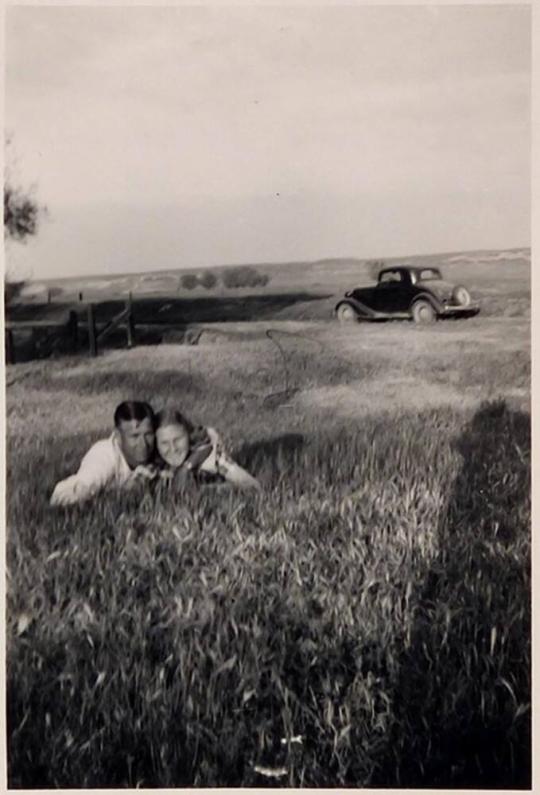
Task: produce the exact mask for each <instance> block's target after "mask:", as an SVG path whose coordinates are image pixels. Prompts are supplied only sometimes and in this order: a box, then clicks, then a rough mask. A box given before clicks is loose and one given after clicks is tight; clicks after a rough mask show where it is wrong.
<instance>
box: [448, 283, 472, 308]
mask: <svg viewBox="0 0 540 795" xmlns="http://www.w3.org/2000/svg"><path fill="white" fill-rule="evenodd" d="M452 303H453V304H455V305H456V306H469V304H470V303H471V294H470V293H469V291H468V290H467V288H466V287H463V285H462V284H458V285H457V286H456V287H454V289H453V291H452Z"/></svg>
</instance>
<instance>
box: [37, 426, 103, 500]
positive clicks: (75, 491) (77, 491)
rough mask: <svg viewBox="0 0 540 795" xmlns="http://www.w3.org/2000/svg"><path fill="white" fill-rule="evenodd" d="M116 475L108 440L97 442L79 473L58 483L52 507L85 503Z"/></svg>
mask: <svg viewBox="0 0 540 795" xmlns="http://www.w3.org/2000/svg"><path fill="white" fill-rule="evenodd" d="M114 474H115V469H114V458H113V456H112V454H111V449H110V445H109V442H108V440H105V439H104V440H102V441H100V442H96V444H94V445H93V446H92V447H91V448H90V450H89V451H88V452H87V453H86V455H85V456H84V458H83V460H82V461H81V465H80V467H79V470H78V472H77V473H76V474H75V475H71V476H70V477H69V478H66V479H65V480H61V481H60V483H57V485H56V487H55V489H54V491H53V493H52V496H51V501H50V502H51V505H74V504H75V503H78V502H83V501H84V500H86V499H88V498H89V497H92V496H93V495H94V494H96V493H97V492H98V491H100V490H101V489H102V488H103V487H104V486H106V485H107V484H108V483H110V482H111V481H112V480H113V479H114Z"/></svg>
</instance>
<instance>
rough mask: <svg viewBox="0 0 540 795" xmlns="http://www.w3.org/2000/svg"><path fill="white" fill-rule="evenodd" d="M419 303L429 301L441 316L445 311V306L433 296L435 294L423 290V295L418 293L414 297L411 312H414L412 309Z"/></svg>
mask: <svg viewBox="0 0 540 795" xmlns="http://www.w3.org/2000/svg"><path fill="white" fill-rule="evenodd" d="M417 301H429V303H430V304H431V306H432V307H433V309H434V310H435V311H436V312H437V314H439V313H440V312H442V310H443V309H444V304H442V303H441V301H440V300H439V299H438V298H437V297H436V296H435V295H433V293H430V292H428V291H427V290H422V292H421V293H418V294H417V295H415V296H414V298H413V299H412V301H411V303H410V304H409V312H412V308H413V306H414V304H416V302H417Z"/></svg>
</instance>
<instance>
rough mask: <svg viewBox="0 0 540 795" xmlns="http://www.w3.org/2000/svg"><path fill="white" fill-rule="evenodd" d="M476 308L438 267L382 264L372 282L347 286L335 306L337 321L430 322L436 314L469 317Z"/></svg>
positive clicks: (457, 285)
mask: <svg viewBox="0 0 540 795" xmlns="http://www.w3.org/2000/svg"><path fill="white" fill-rule="evenodd" d="M479 311H480V306H479V305H478V303H475V302H473V301H472V299H471V296H470V294H469V291H468V290H467V288H466V287H463V285H461V284H452V283H450V282H447V281H445V280H444V279H443V277H442V275H441V272H440V270H439V269H438V268H430V267H425V268H421V267H412V266H409V265H402V266H399V267H396V268H384V270H381V271H380V272H379V276H378V280H377V284H376V285H374V286H373V287H359V288H357V289H356V290H350V291H349V292H347V293H345V297H344V298H343V299H342V300H341V301H339V303H338V304H337V305H336V307H335V313H336V315H337V318H338V320H339V321H340V322H341V323H351V322H353V323H354V322H356V321H357V320H387V319H390V318H409V319H411V318H412V320H414V322H415V323H433V321H434V320H436V319H437V318H439V317H457V316H461V317H463V316H465V317H470V316H472V315H476V314H477V313H478V312H479Z"/></svg>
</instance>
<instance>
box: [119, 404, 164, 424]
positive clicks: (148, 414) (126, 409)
mask: <svg viewBox="0 0 540 795" xmlns="http://www.w3.org/2000/svg"><path fill="white" fill-rule="evenodd" d="M145 419H149V420H150V421H151V423H152V427H153V428H155V426H156V417H155V414H154V412H153V410H152V406H150V404H149V403H143V402H142V401H140V400H125V401H124V402H123V403H120V405H119V406H117V407H116V410H115V412H114V425H115V427H116V428H118V427H119V426H120V423H121V422H130V421H131V420H137V422H142V420H145Z"/></svg>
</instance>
